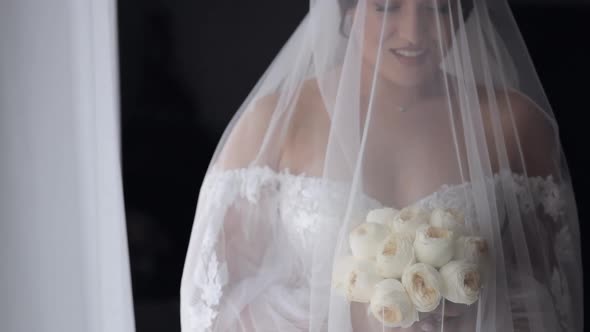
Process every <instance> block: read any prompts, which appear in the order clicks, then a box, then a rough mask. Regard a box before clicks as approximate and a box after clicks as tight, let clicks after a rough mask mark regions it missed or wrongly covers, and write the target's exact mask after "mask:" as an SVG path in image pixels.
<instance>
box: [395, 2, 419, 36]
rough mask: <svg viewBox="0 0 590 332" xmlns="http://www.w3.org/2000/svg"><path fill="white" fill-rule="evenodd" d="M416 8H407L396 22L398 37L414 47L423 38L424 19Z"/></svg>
mask: <svg viewBox="0 0 590 332" xmlns="http://www.w3.org/2000/svg"><path fill="white" fill-rule="evenodd" d="M421 16H422V15H421V13H420V10H419V9H418V7H417V6H407V7H406V10H405V12H404V13H402V15H400V16H399V18H398V19H397V20H398V29H397V30H398V34H399V37H400V38H402V39H404V40H406V41H408V42H410V43H412V44H414V45H416V44H420V43H421V42H422V38H423V37H424V18H423V17H421Z"/></svg>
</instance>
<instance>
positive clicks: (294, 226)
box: [201, 167, 564, 249]
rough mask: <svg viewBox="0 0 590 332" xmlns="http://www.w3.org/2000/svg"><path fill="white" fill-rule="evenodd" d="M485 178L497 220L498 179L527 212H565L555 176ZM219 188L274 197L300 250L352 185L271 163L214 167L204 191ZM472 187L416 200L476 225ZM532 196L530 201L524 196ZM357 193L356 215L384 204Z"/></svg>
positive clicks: (232, 194) (447, 188) (257, 199)
mask: <svg viewBox="0 0 590 332" xmlns="http://www.w3.org/2000/svg"><path fill="white" fill-rule="evenodd" d="M486 181H488V184H490V185H492V188H494V189H495V192H494V195H495V197H496V200H497V201H498V204H497V206H498V213H499V216H498V217H499V220H503V219H504V217H503V214H504V213H506V212H505V209H504V206H503V204H502V202H503V195H504V193H503V191H502V186H500V185H499V184H500V182H503V184H504V186H506V185H510V186H513V187H512V188H513V189H514V192H515V193H516V196H517V199H518V200H519V204H520V208H521V211H523V212H532V211H533V210H534V209H536V208H542V210H543V211H544V212H545V214H547V215H548V216H551V217H552V218H553V219H558V218H559V215H560V214H562V213H563V208H564V207H563V201H562V199H561V197H560V188H559V187H558V185H557V184H556V183H555V181H554V180H553V178H552V177H551V176H548V177H546V178H542V177H530V178H526V177H525V176H524V175H520V174H514V173H496V174H494V176H493V177H490V178H488V179H487V180H486ZM216 188H222V189H223V193H221V194H219V195H218V198H217V199H218V200H219V202H218V204H220V205H221V206H223V205H227V204H231V203H232V202H233V201H234V200H235V199H238V198H241V199H245V200H247V201H248V203H250V204H259V203H261V202H262V201H266V203H267V204H268V203H269V202H270V204H271V205H276V208H277V209H278V214H279V220H280V222H281V223H282V224H283V225H284V227H285V229H286V230H287V232H288V233H289V235H290V236H289V237H290V239H291V241H292V242H293V243H295V244H297V247H298V248H301V249H306V248H309V246H310V245H311V242H310V241H312V240H313V238H314V235H315V234H317V232H318V231H319V227H320V226H321V224H320V223H321V222H322V221H323V222H328V221H332V220H334V219H335V218H341V217H342V212H343V210H344V209H345V208H346V206H347V203H348V200H349V199H350V196H351V195H352V194H351V189H350V186H349V185H348V184H346V183H341V182H336V181H331V180H327V179H323V178H319V177H312V176H307V175H305V174H299V175H296V174H292V173H291V172H289V171H288V170H283V171H280V172H277V171H275V170H272V169H271V168H268V167H251V168H242V169H235V170H224V171H219V170H213V171H211V172H210V173H209V175H208V177H207V179H206V180H205V183H204V185H203V189H202V191H201V193H202V195H203V194H205V195H210V194H211V192H215V191H216V190H218V189H216ZM471 190H472V184H471V183H469V182H465V183H463V184H453V185H448V184H447V185H442V186H441V187H440V188H439V189H438V190H437V191H435V192H433V193H431V194H429V195H427V196H425V197H423V198H421V199H419V200H417V201H416V202H415V203H414V204H413V205H417V206H420V207H423V208H425V209H428V210H431V209H434V208H454V209H459V210H461V211H463V212H464V213H465V219H466V224H467V225H470V224H475V223H474V219H475V218H476V211H475V204H474V202H473V199H472V197H473V194H472V192H471ZM529 190H530V192H529ZM228 191H229V192H228ZM529 193H530V195H528V194H529ZM531 196H532V198H533V199H532V201H530V200H527V199H525V198H526V197H531ZM355 197H356V198H357V200H356V201H355V209H353V211H351V213H352V214H353V218H357V219H358V218H363V214H366V213H367V212H368V211H369V210H371V209H375V208H379V207H383V204H382V203H380V202H379V201H378V200H377V199H375V198H372V197H369V196H368V195H365V194H363V193H359V194H358V195H356V196H355ZM396 208H401V207H396Z"/></svg>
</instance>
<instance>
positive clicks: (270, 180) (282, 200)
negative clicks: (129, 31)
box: [190, 167, 571, 331]
mask: <svg viewBox="0 0 590 332" xmlns="http://www.w3.org/2000/svg"><path fill="white" fill-rule="evenodd" d="M486 181H489V182H488V183H489V184H492V185H493V188H495V191H494V195H495V197H496V199H497V200H498V203H499V204H498V205H497V206H498V217H499V218H500V219H499V220H501V221H502V220H503V219H504V216H503V215H504V214H505V213H506V209H505V208H504V207H503V204H502V201H503V195H504V191H503V190H502V188H503V187H504V188H505V187H506V186H511V189H512V190H511V191H510V192H513V193H515V194H516V196H517V200H518V204H519V205H520V206H519V209H520V210H521V211H524V212H525V213H527V211H528V212H533V213H534V212H535V210H539V209H540V211H543V212H544V214H545V215H547V216H549V217H550V219H553V221H554V222H555V223H558V220H559V217H560V216H561V215H562V214H563V213H564V209H565V207H564V203H563V199H562V197H561V196H560V188H559V186H558V185H557V184H556V182H555V181H554V180H553V178H552V177H551V176H548V177H546V178H541V177H534V178H532V177H528V178H527V177H525V176H523V175H518V174H514V173H499V174H495V175H494V176H493V177H490V178H488V179H486ZM500 183H502V185H499V184H500ZM471 190H473V188H472V184H471V183H469V182H466V183H463V184H454V185H443V186H441V187H440V188H439V190H437V191H436V192H433V193H431V194H429V195H428V196H426V197H423V198H421V199H420V200H418V201H416V202H415V203H414V204H415V205H418V206H421V207H424V208H426V209H433V208H437V207H440V208H443V207H444V208H455V209H460V210H462V211H464V213H465V219H466V224H468V225H469V224H471V223H473V222H474V218H476V209H475V205H474V203H473V199H470V198H472V197H473V193H472V192H471ZM350 197H351V190H350V186H349V185H348V184H346V183H340V182H336V181H331V180H326V179H322V178H318V177H310V176H306V175H305V174H301V175H295V174H292V173H290V172H289V171H288V170H284V171H279V172H277V171H275V170H272V169H270V168H268V167H250V168H242V169H234V170H217V169H215V168H214V169H212V170H210V172H209V173H208V174H207V177H206V178H205V181H204V183H203V186H202V188H201V194H200V198H199V208H198V209H197V216H196V220H195V222H196V223H199V222H203V223H206V222H207V220H211V219H213V220H217V219H219V218H222V219H223V217H222V216H221V215H222V214H224V213H225V211H226V210H227V208H228V207H229V206H231V205H232V204H235V203H236V202H238V201H239V202H241V203H245V204H253V205H260V206H262V207H263V208H265V209H271V210H273V211H276V212H273V213H276V217H277V218H278V220H279V222H280V223H281V227H283V229H284V230H285V234H287V235H288V239H289V242H290V244H291V245H290V246H289V247H290V248H291V250H293V251H298V252H300V255H301V256H302V257H303V260H302V262H303V264H305V258H304V257H305V256H306V255H308V254H309V253H310V250H311V249H312V248H313V245H314V244H315V243H316V241H317V239H318V238H320V237H321V232H320V230H321V227H322V223H325V222H338V221H339V218H342V215H343V211H344V209H345V208H346V207H347V206H348V205H349V201H350ZM531 197H532V200H531V199H530V198H531ZM354 202H355V204H354V206H355V208H354V210H353V211H348V212H350V213H352V215H353V217H354V218H357V220H361V221H362V220H363V219H358V218H363V217H364V216H365V215H366V213H367V212H368V211H369V210H371V209H374V208H379V207H382V206H383V205H382V204H381V203H380V202H379V201H378V200H376V199H374V198H371V197H369V196H367V195H364V194H362V193H361V194H358V195H356V196H355V200H354ZM398 208H399V207H398ZM207 227H208V228H207V231H205V232H204V233H205V234H206V235H205V237H204V239H203V244H202V247H201V251H200V257H199V259H198V261H199V263H198V264H197V265H196V266H195V269H196V270H203V271H206V272H204V273H201V274H199V272H196V275H195V278H194V283H195V286H196V287H195V289H196V290H197V291H198V290H200V292H201V296H200V297H201V299H203V301H202V302H201V303H197V304H196V305H195V307H194V308H193V309H192V312H191V313H190V314H191V316H192V317H193V319H196V321H197V322H199V323H196V325H198V326H211V325H210V324H211V323H212V321H213V319H214V317H216V316H217V310H218V308H217V305H218V304H219V303H220V298H221V297H222V294H223V289H224V286H225V283H226V282H227V276H226V275H225V274H227V267H226V266H225V263H224V262H222V261H218V257H217V255H216V249H215V246H216V243H217V234H218V233H219V230H220V227H223V226H222V225H217V226H215V225H211V226H207ZM555 229H557V230H558V232H556V234H557V235H556V237H555V239H554V241H555V242H554V246H555V247H554V250H555V251H556V252H557V251H560V250H561V251H564V250H569V249H568V248H571V246H570V243H568V242H569V241H570V239H571V237H570V234H569V231H568V229H567V225H561V226H559V227H555ZM562 255H563V253H562ZM562 257H563V256H562ZM555 271H556V272H555V274H556V275H555V276H554V279H555V280H554V283H555V285H554V286H553V289H552V292H553V295H554V296H555V298H557V301H559V298H564V297H567V296H568V294H567V293H568V290H567V289H563V287H562V284H563V282H562V279H563V276H561V275H560V274H559V272H558V269H556V270H555ZM199 276H200V277H199ZM562 310H565V309H564V308H562ZM197 331H199V329H197ZM204 331H207V329H204Z"/></svg>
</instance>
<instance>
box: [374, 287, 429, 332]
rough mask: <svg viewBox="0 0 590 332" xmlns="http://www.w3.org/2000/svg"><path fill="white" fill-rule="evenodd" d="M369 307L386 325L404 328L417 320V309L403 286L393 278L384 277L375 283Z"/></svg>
mask: <svg viewBox="0 0 590 332" xmlns="http://www.w3.org/2000/svg"><path fill="white" fill-rule="evenodd" d="M369 309H370V310H371V313H372V314H373V316H375V318H376V319H377V320H378V321H380V322H381V323H383V325H385V326H387V327H403V328H406V327H410V326H411V325H412V324H414V322H416V321H418V311H416V308H415V307H414V305H413V304H412V301H411V300H410V298H409V297H408V294H407V293H406V291H405V289H404V286H402V284H401V283H400V282H399V281H397V280H395V279H385V280H383V281H381V282H379V283H378V284H377V285H375V293H374V294H373V297H372V298H371V304H370V306H369Z"/></svg>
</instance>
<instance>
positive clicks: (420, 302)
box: [402, 263, 444, 312]
mask: <svg viewBox="0 0 590 332" xmlns="http://www.w3.org/2000/svg"><path fill="white" fill-rule="evenodd" d="M402 284H403V285H404V288H405V289H406V291H407V292H408V296H409V297H410V299H411V300H412V302H413V303H414V305H415V306H416V309H418V311H420V312H430V311H433V310H434V309H436V307H438V305H439V304H440V300H441V298H442V293H441V292H442V288H443V287H444V282H443V279H442V277H441V275H440V273H439V272H438V271H437V270H436V269H435V268H433V267H432V266H430V265H428V264H424V263H417V264H414V265H412V266H410V267H408V268H407V269H406V271H404V274H403V275H402Z"/></svg>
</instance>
